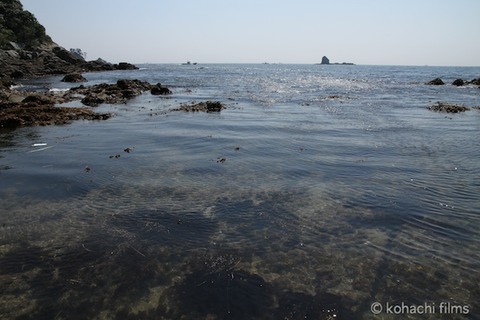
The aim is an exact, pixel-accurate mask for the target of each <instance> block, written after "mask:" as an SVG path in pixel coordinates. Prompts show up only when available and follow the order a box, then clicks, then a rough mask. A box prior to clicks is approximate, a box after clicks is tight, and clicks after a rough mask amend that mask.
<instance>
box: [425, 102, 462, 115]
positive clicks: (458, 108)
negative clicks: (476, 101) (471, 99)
mask: <svg viewBox="0 0 480 320" xmlns="http://www.w3.org/2000/svg"><path fill="white" fill-rule="evenodd" d="M428 110H430V111H435V112H445V113H458V112H465V111H468V110H470V108H468V107H466V106H462V105H458V104H451V103H445V102H437V103H436V104H434V105H433V106H431V107H429V108H428Z"/></svg>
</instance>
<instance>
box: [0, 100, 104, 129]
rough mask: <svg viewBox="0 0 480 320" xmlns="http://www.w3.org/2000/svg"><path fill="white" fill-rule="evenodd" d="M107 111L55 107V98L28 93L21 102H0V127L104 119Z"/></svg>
mask: <svg viewBox="0 0 480 320" xmlns="http://www.w3.org/2000/svg"><path fill="white" fill-rule="evenodd" d="M110 116H111V115H110V114H109V113H96V112H93V111H92V110H89V109H86V108H70V107H56V106H55V99H51V98H48V97H46V96H42V95H29V96H27V97H25V98H24V99H23V100H22V101H21V102H9V103H1V104H0V128H16V127H23V126H46V125H60V124H66V123H68V122H70V121H72V120H79V119H84V120H106V119H108V118H110Z"/></svg>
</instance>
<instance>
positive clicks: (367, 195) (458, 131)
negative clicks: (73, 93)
mask: <svg viewBox="0 0 480 320" xmlns="http://www.w3.org/2000/svg"><path fill="white" fill-rule="evenodd" d="M479 75H480V69H479V68H440V67H379V66H375V67H373V66H307V65H197V66H177V65H145V66H143V68H142V69H140V70H137V71H127V72H118V71H116V72H105V73H91V74H86V75H85V76H86V78H87V79H88V80H89V83H87V85H90V84H96V83H100V82H115V81H116V80H118V79H120V78H132V79H134V78H137V79H141V80H146V81H149V82H152V83H157V82H161V83H162V84H164V85H167V86H168V87H170V88H171V89H172V91H173V92H174V94H173V95H172V96H170V97H167V98H165V97H157V96H151V95H150V94H148V93H146V94H144V95H142V96H140V97H138V98H135V99H134V100H132V101H130V102H129V103H128V104H126V105H118V106H101V107H99V108H98V110H99V111H108V112H113V113H115V117H113V118H111V119H109V120H107V121H103V122H87V121H78V122H74V123H72V124H70V125H66V126H57V127H36V128H23V129H17V130H15V131H8V132H1V133H0V188H1V189H0V193H1V197H2V201H1V203H0V283H1V284H2V285H1V287H0V290H1V295H0V299H1V303H0V315H2V316H3V317H5V318H15V317H19V318H26V319H30V318H31V319H52V318H56V319H75V318H81V319H85V318H91V319H111V318H125V319H128V318H132V319H142V318H145V319H152V318H155V319H304V318H305V317H307V318H309V319H330V318H331V317H333V316H334V315H336V316H337V317H336V318H337V319H338V318H339V319H362V318H363V319H383V318H385V319H392V318H395V317H397V316H398V314H395V313H394V312H393V311H392V310H393V309H390V312H389V309H388V306H390V307H391V306H392V305H393V306H401V305H402V304H403V305H405V306H425V305H427V306H429V307H430V309H428V311H430V312H424V314H422V318H426V319H439V318H445V319H452V318H455V317H456V318H458V319H478V318H480V316H479V315H480V304H479V302H478V301H480V289H479V287H478V283H479V280H480V271H479V267H480V253H479V252H480V251H479V245H480V232H479V231H478V227H477V226H478V224H479V222H480V201H479V200H478V194H479V192H480V183H479V182H478V177H480V160H479V159H480V139H479V137H480V135H479V132H480V131H479V129H480V111H478V110H471V111H467V112H466V113H463V114H453V115H452V114H440V113H434V112H431V111H428V110H427V109H426V108H427V107H428V106H430V105H432V104H433V103H435V102H436V101H442V102H452V103H463V104H465V105H467V106H470V107H472V106H480V90H479V89H478V88H477V87H474V86H467V87H454V86H451V85H446V86H442V87H433V86H426V85H424V82H426V81H429V80H431V79H433V78H435V77H439V76H440V77H442V78H443V79H444V81H445V82H449V83H451V82H452V81H453V80H454V79H456V78H463V79H467V80H470V79H473V78H477V77H478V76H479ZM59 80H60V78H58V77H53V78H47V79H41V80H39V81H37V82H34V83H33V85H36V86H39V87H46V88H57V89H64V88H66V87H68V86H69V85H68V84H63V83H60V82H59ZM29 85H32V83H30V84H29ZM205 100H219V101H222V102H223V103H225V104H226V105H227V109H226V110H223V111H222V112H221V113H217V114H203V113H196V114H191V113H182V112H172V111H170V109H173V108H176V107H178V105H179V104H180V103H185V102H190V101H205ZM38 143H42V144H45V143H46V145H42V146H33V145H34V144H38ZM126 148H131V150H132V151H131V152H130V153H128V152H125V151H124V150H125V149H126ZM118 155H119V157H118ZM223 160H224V161H223ZM87 167H88V170H86V168H87ZM374 302H379V303H380V304H381V306H382V308H383V309H382V312H381V313H380V314H379V315H374V314H373V313H372V311H371V305H372V303H374ZM447 305H448V306H450V308H445V306H447ZM456 306H458V307H459V308H454V307H456ZM415 310H416V311H421V310H420V309H415ZM402 311H403V314H402V316H403V317H404V318H411V319H417V318H418V317H419V315H418V312H417V314H412V312H410V313H409V314H405V313H406V312H405V311H406V310H405V309H404V310H402ZM409 311H411V310H409ZM467 311H468V312H467Z"/></svg>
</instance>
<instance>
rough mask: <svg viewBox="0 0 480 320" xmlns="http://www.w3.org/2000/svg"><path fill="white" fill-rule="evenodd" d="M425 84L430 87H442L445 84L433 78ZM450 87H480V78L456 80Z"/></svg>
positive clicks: (439, 79)
mask: <svg viewBox="0 0 480 320" xmlns="http://www.w3.org/2000/svg"><path fill="white" fill-rule="evenodd" d="M425 84H426V85H430V86H443V85H444V84H445V82H443V80H442V79H441V78H435V79H433V80H430V81H428V82H427V83H425ZM452 85H454V86H457V87H459V86H464V85H476V86H480V78H476V79H473V80H471V81H468V80H463V79H456V80H454V81H453V82H452Z"/></svg>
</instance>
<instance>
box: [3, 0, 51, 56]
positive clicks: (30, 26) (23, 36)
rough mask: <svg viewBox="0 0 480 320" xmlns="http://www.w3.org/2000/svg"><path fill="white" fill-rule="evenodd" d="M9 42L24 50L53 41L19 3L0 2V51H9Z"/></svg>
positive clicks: (6, 0)
mask: <svg viewBox="0 0 480 320" xmlns="http://www.w3.org/2000/svg"><path fill="white" fill-rule="evenodd" d="M10 42H14V43H16V44H18V45H19V46H21V47H25V48H35V47H38V46H39V45H42V44H49V43H52V42H53V41H52V39H51V38H50V37H49V36H48V35H47V34H46V32H45V28H44V27H43V26H42V25H41V24H40V23H38V21H37V19H36V18H35V16H34V15H33V14H32V13H30V12H28V11H25V10H23V5H22V4H21V3H20V1H18V0H2V1H1V2H0V49H10V48H11V44H10Z"/></svg>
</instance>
